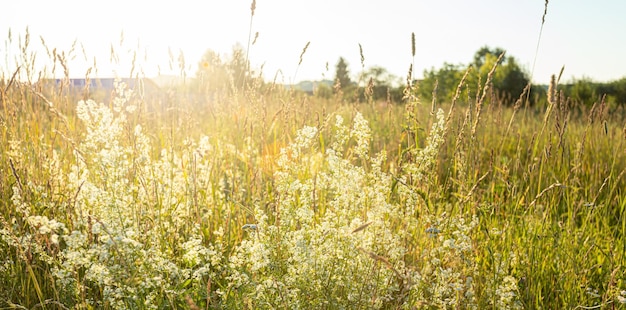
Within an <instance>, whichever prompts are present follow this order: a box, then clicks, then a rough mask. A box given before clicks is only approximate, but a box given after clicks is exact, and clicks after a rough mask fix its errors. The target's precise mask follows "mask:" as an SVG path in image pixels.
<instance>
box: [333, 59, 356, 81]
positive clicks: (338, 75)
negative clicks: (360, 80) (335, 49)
mask: <svg viewBox="0 0 626 310" xmlns="http://www.w3.org/2000/svg"><path fill="white" fill-rule="evenodd" d="M337 82H339V85H341V87H348V86H350V85H352V80H351V79H350V73H349V71H348V64H347V63H346V60H345V59H343V57H339V61H338V62H337V66H336V71H335V83H337Z"/></svg>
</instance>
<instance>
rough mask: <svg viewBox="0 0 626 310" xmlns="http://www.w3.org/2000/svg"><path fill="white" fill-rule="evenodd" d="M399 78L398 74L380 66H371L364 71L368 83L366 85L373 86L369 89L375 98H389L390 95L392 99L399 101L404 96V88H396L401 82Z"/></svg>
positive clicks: (365, 80) (364, 79)
mask: <svg viewBox="0 0 626 310" xmlns="http://www.w3.org/2000/svg"><path fill="white" fill-rule="evenodd" d="M397 80H398V78H397V77H396V76H394V75H393V74H391V73H389V71H387V69H385V68H383V67H380V66H373V67H370V68H369V69H368V70H366V71H365V72H363V81H364V82H365V83H366V84H365V85H364V87H365V88H366V89H367V88H371V89H370V90H369V91H371V94H370V95H371V96H372V99H374V100H381V99H387V96H390V97H391V98H390V99H392V100H394V101H399V100H400V98H402V88H394V86H395V85H397V84H399V83H397ZM394 84H395V85H394Z"/></svg>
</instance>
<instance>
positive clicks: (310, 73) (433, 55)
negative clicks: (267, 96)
mask: <svg viewBox="0 0 626 310" xmlns="http://www.w3.org/2000/svg"><path fill="white" fill-rule="evenodd" d="M86 3H89V4H88V5H87V4H86ZM250 4H251V1H248V0H245V1H244V0H235V1H214V0H209V1H176V2H173V1H172V2H140V1H119V0H113V1H106V2H85V1H68V0H60V1H54V2H52V1H35V0H29V1H7V2H5V4H4V6H5V9H3V10H2V13H0V25H1V27H0V28H1V29H2V38H3V39H2V41H3V43H2V45H1V46H0V49H1V50H2V53H1V54H2V55H3V58H4V59H0V67H1V69H0V72H2V74H3V75H4V76H6V75H8V74H9V73H8V72H13V71H14V70H15V60H14V59H15V58H16V57H19V48H18V46H19V44H18V42H19V38H20V37H21V38H23V37H24V35H25V33H26V27H28V29H29V32H30V36H31V40H30V41H31V42H30V45H31V46H30V49H31V50H32V51H36V52H37V65H39V66H44V65H48V66H50V64H47V63H46V61H47V59H48V57H47V56H46V51H45V49H44V48H43V45H42V42H41V40H40V37H41V38H43V39H44V40H45V43H46V45H47V46H48V48H49V49H53V48H56V49H57V51H66V52H67V51H69V50H70V49H71V47H72V43H73V42H74V41H75V40H76V42H77V43H78V45H77V47H76V51H75V53H74V56H75V57H74V60H73V61H71V62H70V75H71V76H72V77H83V76H85V73H86V71H87V68H89V67H91V66H92V65H93V63H94V58H95V60H96V67H97V69H98V71H97V75H98V76H100V77H106V76H113V75H115V74H118V75H121V76H128V75H129V74H130V67H131V63H132V59H133V53H135V52H136V53H137V64H138V67H141V69H142V70H143V73H144V74H145V75H146V76H148V77H150V76H154V75H157V74H176V75H179V74H181V73H183V72H184V73H185V74H186V75H187V76H194V75H195V71H196V68H197V66H198V62H199V60H200V58H201V56H202V54H203V53H204V52H205V51H206V50H207V49H211V50H214V51H216V52H218V53H220V54H222V55H225V54H228V53H230V51H231V50H232V47H233V46H234V45H235V44H240V45H241V46H242V47H243V48H246V47H247V44H248V37H249V34H250V32H249V27H250ZM544 4H545V2H544V1H539V0H534V1H512V0H506V1H502V0H481V1H471V2H470V1H463V0H450V1H399V0H392V1H384V2H382V1H371V2H364V1H330V0H321V1H293V0H291V1H287V0H273V1H262V0H261V1H258V2H257V3H256V11H255V15H254V17H253V20H252V32H251V36H252V38H254V36H255V33H256V32H258V34H259V36H258V39H257V40H256V42H255V44H254V45H252V46H251V47H250V50H249V58H250V62H251V66H252V68H253V69H255V70H257V71H258V70H259V69H260V68H261V66H263V74H264V76H265V77H266V79H268V80H271V79H274V77H277V78H278V80H277V81H278V82H282V83H293V82H298V81H301V80H320V79H324V78H326V79H332V78H333V77H334V69H335V64H336V63H337V60H338V58H339V57H340V56H341V57H344V58H345V59H346V60H347V62H348V64H349V70H350V73H351V74H352V75H353V76H356V75H357V74H358V73H359V72H360V71H361V70H362V67H361V56H360V54H359V44H361V46H362V47H363V54H364V57H365V61H364V67H365V69H367V68H368V67H371V66H382V67H384V68H386V69H387V70H388V71H389V72H390V73H392V74H394V75H395V76H397V77H398V78H399V79H404V78H405V77H406V74H407V71H408V68H409V65H410V64H411V63H412V61H413V59H412V57H411V33H415V36H416V41H417V42H416V43H417V44H416V56H415V60H414V76H415V77H416V78H421V76H422V73H423V71H424V70H425V69H430V68H439V67H441V66H442V65H443V63H444V62H448V63H453V64H459V63H460V64H467V63H469V62H470V61H471V60H472V57H473V54H474V52H476V51H477V50H478V49H479V48H480V47H482V46H484V45H488V46H490V47H501V48H503V49H505V50H506V51H507V55H509V56H513V57H515V58H516V59H517V60H518V63H519V64H520V65H522V67H523V68H524V70H526V71H527V72H529V73H530V72H531V70H532V67H533V62H535V61H536V64H535V69H534V74H533V82H534V83H547V82H548V81H549V79H550V75H552V74H558V72H559V71H560V69H561V67H562V66H565V71H564V78H563V79H564V80H565V81H567V80H571V79H572V78H582V77H588V78H591V79H593V80H596V81H610V80H615V79H619V78H621V77H624V76H626V60H625V59H624V57H623V55H626V40H624V36H623V34H622V33H621V32H622V31H623V30H624V29H626V19H624V18H623V17H622V15H623V13H624V12H626V2H623V1H594V2H590V1H582V0H577V1H562V0H561V1H551V2H550V3H549V5H548V12H547V16H546V20H545V25H544V28H543V34H542V37H541V41H540V44H539V49H538V53H537V54H536V53H535V51H536V50H537V40H538V37H539V34H540V27H541V17H542V15H543V12H544ZM7 6H8V8H7ZM9 29H10V31H11V36H12V43H10V44H9V43H8V34H9ZM122 33H123V40H122V35H121V34H122ZM307 42H311V43H310V46H309V48H308V50H307V51H306V53H305V54H304V57H303V62H302V64H301V65H300V67H299V68H297V66H298V62H299V59H300V54H301V53H302V49H303V47H304V46H305V45H306V44H307ZM81 44H82V46H81ZM83 48H84V54H83ZM112 48H113V49H114V50H115V52H116V53H117V54H118V59H119V63H115V61H113V63H112V61H111V49H112ZM181 52H182V54H183V55H184V61H185V66H184V70H181V69H180V67H179V63H178V59H179V55H180V54H181ZM170 54H171V56H170ZM172 60H173V61H172ZM327 68H328V69H327ZM296 72H297V75H296ZM135 73H137V72H135Z"/></svg>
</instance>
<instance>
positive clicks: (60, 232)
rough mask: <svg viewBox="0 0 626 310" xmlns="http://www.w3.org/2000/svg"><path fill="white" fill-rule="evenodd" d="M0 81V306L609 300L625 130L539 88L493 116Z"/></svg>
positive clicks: (618, 273) (621, 258)
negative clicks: (98, 96) (535, 100)
mask: <svg viewBox="0 0 626 310" xmlns="http://www.w3.org/2000/svg"><path fill="white" fill-rule="evenodd" d="M253 10H254V8H253ZM307 46H308V44H307ZM305 50H306V47H305ZM23 54H24V55H28V50H27V49H24V53H23ZM303 54H304V50H303ZM301 57H302V56H301ZM26 59H27V60H28V59H32V58H28V57H26ZM18 65H19V66H20V69H19V70H17V71H16V74H15V78H13V75H11V76H5V77H4V78H3V82H2V85H0V86H1V87H0V88H1V89H2V94H1V95H2V115H1V116H2V117H1V119H0V121H1V124H0V125H1V126H0V128H1V133H0V136H1V137H2V139H1V143H0V147H1V148H2V152H1V153H0V159H1V161H0V178H1V179H0V195H2V199H0V214H1V216H0V223H1V226H0V227H1V228H0V288H1V289H0V305H2V307H5V308H39V307H41V308H51V309H57V308H59V309H69V308H78V309H91V308H103V309H128V308H131V309H160V308H191V309H200V308H203V309H218V308H234V309H240V308H245V309H276V308H280V309H294V308H299V309H317V308H325V309H336V308H349V309H361V308H368V309H369V308H375V309H397V308H400V309H420V308H459V309H469V308H476V309H484V308H494V309H521V308H524V309H534V308H549V309H564V308H585V309H590V308H611V307H615V308H619V307H624V303H626V282H625V281H626V269H625V263H626V240H625V237H624V236H625V233H626V224H625V223H626V221H625V220H624V216H625V213H626V198H625V197H626V193H625V192H624V189H625V188H626V180H625V179H626V176H625V174H626V172H625V171H626V153H625V151H624V150H625V149H626V147H625V142H626V128H625V127H623V124H624V118H623V115H621V116H620V115H609V114H608V112H607V109H606V106H605V105H604V103H603V101H601V100H600V101H599V102H598V103H597V104H596V105H594V106H593V107H592V108H591V109H585V108H582V109H581V110H580V111H582V112H580V113H578V112H577V113H576V114H574V113H573V112H572V108H573V107H572V106H571V102H570V101H568V99H567V98H564V97H563V95H562V94H561V93H560V92H559V85H558V82H557V79H556V78H554V79H553V82H552V85H551V87H550V91H549V93H548V106H547V107H525V105H524V100H523V99H524V98H525V95H526V94H522V95H521V96H520V100H519V101H518V102H517V103H516V104H515V106H514V107H507V106H503V105H501V104H500V103H499V102H498V101H497V100H496V99H495V98H493V97H492V95H491V94H492V92H490V91H489V87H490V81H489V80H487V81H486V82H485V84H484V85H483V86H482V87H481V92H480V93H479V94H476V96H475V97H474V98H459V96H457V97H455V99H454V100H453V102H451V103H444V104H438V106H441V108H438V107H437V106H436V105H435V104H433V105H428V104H423V103H420V102H419V98H417V97H416V95H415V94H416V87H418V85H411V84H409V86H408V87H407V90H406V92H405V95H406V102H405V103H404V104H402V105H379V104H357V103H353V102H350V100H351V99H350V98H343V97H341V96H337V97H335V98H332V99H319V98H315V97H309V96H306V95H303V94H300V93H298V92H296V91H294V90H287V89H283V88H281V87H280V86H279V85H263V84H262V83H260V82H259V81H258V80H251V81H250V82H249V84H248V85H246V87H245V88H243V89H241V90H239V91H232V90H224V91H223V93H220V94H219V95H212V96H207V97H203V96H202V95H197V96H189V92H188V90H182V89H180V90H178V91H172V92H171V93H170V94H169V97H167V98H166V99H163V98H161V99H147V98H149V97H148V96H142V94H141V90H140V89H136V90H134V91H131V90H130V89H129V88H128V87H127V86H125V85H124V84H123V83H120V84H119V85H118V87H117V88H116V90H115V91H114V93H113V96H112V97H111V99H103V100H104V102H100V101H94V100H90V99H89V97H85V96H83V95H82V94H76V93H73V92H71V91H70V89H69V88H68V87H67V86H65V87H62V88H49V87H45V86H44V85H42V84H38V83H35V81H34V80H31V79H30V78H28V77H30V76H31V75H32V72H30V71H26V69H25V68H29V67H30V65H31V63H29V62H26V63H20V64H18ZM493 70H497V68H495V67H494V69H493ZM493 70H492V72H493ZM411 74H412V73H409V76H411ZM411 81H412V79H411ZM464 83H465V82H464V81H463V82H461V84H460V85H459V93H461V91H460V90H461V89H462V88H464V87H465V85H464ZM150 100H152V101H150ZM576 108H577V109H578V107H576Z"/></svg>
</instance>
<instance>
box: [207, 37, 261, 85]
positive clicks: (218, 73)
mask: <svg viewBox="0 0 626 310" xmlns="http://www.w3.org/2000/svg"><path fill="white" fill-rule="evenodd" d="M248 69H249V66H248V63H247V62H246V58H245V52H244V50H243V47H241V45H235V46H234V47H233V50H232V53H231V54H230V55H227V56H226V60H225V61H224V60H222V57H220V55H219V54H217V53H216V52H215V51H213V50H207V51H206V52H205V53H204V55H202V58H201V59H200V62H199V63H198V71H197V72H196V77H197V83H198V86H199V88H200V90H201V91H210V92H213V91H216V90H226V89H231V87H234V88H242V87H243V86H244V85H245V84H246V83H247V82H248V80H249V78H250V72H249V70H248Z"/></svg>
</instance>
